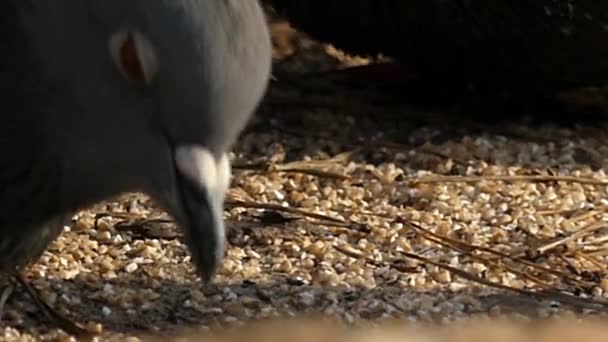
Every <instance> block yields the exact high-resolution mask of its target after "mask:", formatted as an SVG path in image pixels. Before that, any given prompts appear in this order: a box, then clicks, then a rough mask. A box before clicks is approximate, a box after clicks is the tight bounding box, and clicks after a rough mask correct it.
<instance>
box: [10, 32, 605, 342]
mask: <svg viewBox="0 0 608 342" xmlns="http://www.w3.org/2000/svg"><path fill="white" fill-rule="evenodd" d="M274 28H275V33H276V35H277V36H276V37H275V38H276V40H277V44H278V46H277V51H276V56H275V57H276V59H277V63H276V70H277V75H289V74H290V73H292V72H301V71H302V70H307V71H322V70H326V69H328V68H332V67H336V66H344V65H359V64H365V63H367V62H369V61H368V60H366V59H363V58H355V57H349V56H346V55H344V54H343V53H341V52H339V51H337V50H336V49H334V48H332V47H330V46H325V45H320V44H317V43H314V42H312V41H310V40H306V39H301V38H297V39H296V38H293V37H292V36H291V35H289V34H287V33H289V32H288V30H287V27H286V26H284V25H282V24H277V25H275V26H274ZM277 78H278V81H277V82H275V83H274V84H273V85H272V87H271V89H270V91H269V93H268V97H267V99H266V101H265V103H264V105H263V106H261V108H260V111H259V113H258V115H257V116H256V118H255V119H254V120H253V121H252V123H251V125H250V126H249V127H248V129H247V131H246V132H245V133H244V134H243V135H242V137H241V139H240V141H239V143H238V144H237V146H236V147H235V149H234V154H233V164H234V177H233V182H232V188H231V190H230V194H229V196H228V201H227V206H226V212H225V218H226V220H227V223H228V226H229V229H230V231H229V236H228V239H229V241H230V248H229V250H228V254H227V257H226V260H225V262H224V264H223V266H222V268H221V269H220V271H219V274H218V276H217V277H216V278H215V281H214V283H213V284H211V285H208V286H202V285H201V283H200V282H199V280H198V279H197V276H196V273H195V272H194V269H193V265H192V264H191V263H190V257H189V255H188V253H187V251H186V248H185V246H184V245H183V244H182V243H181V236H180V232H179V230H176V229H174V225H173V223H172V222H171V220H170V219H169V218H168V217H167V216H166V215H165V214H164V213H163V212H162V211H159V210H158V209H157V208H156V207H155V205H154V204H153V203H151V202H150V201H149V200H148V199H147V198H146V197H145V196H143V195H140V194H125V195H123V196H120V197H118V198H115V199H113V200H111V201H108V202H106V203H102V204H100V205H98V206H96V207H94V208H90V209H89V210H86V211H83V212H81V213H79V214H78V215H77V216H76V217H75V218H74V222H73V223H72V224H71V225H70V226H69V227H66V231H65V233H64V234H63V235H62V236H61V237H60V239H58V240H57V241H56V242H55V243H53V245H52V246H51V247H50V248H49V250H48V251H47V252H46V253H45V254H44V255H43V257H42V258H41V260H40V261H39V262H38V263H37V264H35V265H34V266H33V267H32V268H31V269H30V270H29V272H28V273H27V274H26V275H27V279H28V280H29V282H30V283H31V284H32V285H33V286H34V287H35V288H37V289H38V290H39V291H40V293H41V295H42V298H43V299H44V300H45V301H46V302H48V303H49V304H50V305H51V306H52V307H54V308H55V309H56V310H57V311H59V312H60V313H62V314H64V315H65V316H67V317H69V318H70V319H73V320H75V321H78V322H81V323H83V324H87V325H89V326H90V327H92V328H95V329H98V330H99V331H100V332H101V339H102V340H133V341H135V340H137V338H136V337H135V336H142V335H150V334H163V335H165V334H175V333H179V332H181V331H182V330H183V329H192V330H195V331H202V332H204V331H207V330H212V331H216V330H217V329H219V328H221V327H238V326H240V325H242V324H244V323H250V322H257V321H265V320H267V319H273V318H285V317H296V316H297V317H310V316H323V317H324V318H325V319H331V320H332V321H337V322H339V323H341V324H344V325H356V326H359V327H367V326H374V325H376V324H378V323H380V322H390V321H392V320H394V319H405V320H406V321H408V322H415V323H425V324H426V323H449V322H458V321H462V320H464V319H468V318H475V319H482V320H484V319H488V318H496V317H506V318H509V319H514V320H515V321H517V322H527V321H529V320H531V319H535V318H542V319H548V318H552V317H560V318H563V317H564V316H565V317H566V318H567V319H569V320H570V321H572V318H573V317H582V316H585V317H603V316H604V315H605V313H606V312H607V311H608V300H607V299H606V298H605V297H608V269H607V266H608V263H607V262H606V255H608V249H607V248H606V240H607V239H608V234H607V233H608V201H607V199H608V196H607V194H606V193H607V192H608V177H606V175H605V172H604V171H603V167H604V166H605V163H606V158H607V157H608V147H607V146H606V144H605V141H606V135H607V133H608V130H606V128H607V126H606V125H604V124H594V125H585V124H580V125H573V126H571V127H563V126H556V125H551V124H544V125H535V126H531V125H530V124H528V122H527V121H525V120H523V119H517V120H512V121H511V122H508V123H505V124H501V125H482V124H478V123H473V122H470V121H467V120H464V119H462V118H455V117H454V115H450V114H448V113H435V112H430V111H429V112H425V111H420V110H413V109H407V108H403V107H395V106H393V105H391V106H389V105H383V104H378V103H377V98H376V97H375V96H376V95H370V94H364V93H365V91H363V90H360V89H344V88H343V87H341V86H337V85H335V84H329V85H328V84H325V83H320V82H321V81H319V78H318V77H317V78H311V79H306V81H298V82H295V81H293V80H291V81H290V79H289V77H287V78H281V77H278V76H277ZM396 113H398V114H399V115H398V116H397V115H395V114H396ZM572 324H573V323H572ZM479 326H481V327H483V324H482V325H479ZM279 330H280V329H279ZM312 330H315V329H307V331H308V332H311V331H312ZM507 330H509V331H511V332H512V333H513V334H515V333H517V331H518V330H517V328H507ZM270 331H273V332H276V329H270ZM319 331H324V330H319ZM480 331H483V330H480ZM496 331H497V330H496ZM480 334H481V333H480ZM0 336H3V338H2V340H6V341H13V340H65V341H69V340H71V339H72V337H70V336H69V335H67V334H65V333H63V332H61V331H59V330H57V329H54V328H53V325H52V324H50V323H49V322H48V321H47V320H46V319H45V318H44V316H42V314H41V313H40V310H38V309H37V308H36V306H35V305H34V303H33V301H32V300H31V299H30V298H29V297H28V296H27V295H26V293H25V291H23V289H22V288H20V287H18V288H17V290H16V291H15V293H13V295H12V296H11V297H10V299H9V301H8V303H7V304H6V307H5V311H4V316H3V326H2V327H1V328H0ZM198 336H199V337H200V336H202V335H198ZM248 336H251V335H248ZM306 336H309V335H306ZM327 336H330V334H328V335H327ZM331 336H333V335H331ZM450 336H451V335H450ZM310 338H313V337H310ZM317 339H318V340H320V339H319V338H317ZM226 340H229V339H226ZM265 340H268V339H265ZM308 340H309V339H308ZM350 340H352V339H350ZM361 340H362V341H364V340H365V339H363V337H362V339H361ZM369 340H373V339H369ZM468 340H470V341H475V337H470V338H469V339H468ZM512 340H513V341H519V340H517V339H512ZM548 340H549V338H548ZM419 341H426V340H424V339H421V340H419ZM497 341H498V340H497ZM522 341H523V339H522ZM552 341H557V340H556V339H552Z"/></svg>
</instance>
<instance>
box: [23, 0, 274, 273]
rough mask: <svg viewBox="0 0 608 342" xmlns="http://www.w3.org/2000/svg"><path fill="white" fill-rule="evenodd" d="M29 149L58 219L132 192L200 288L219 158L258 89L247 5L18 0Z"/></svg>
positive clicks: (212, 246) (259, 25)
mask: <svg viewBox="0 0 608 342" xmlns="http://www.w3.org/2000/svg"><path fill="white" fill-rule="evenodd" d="M22 3H23V4H21V5H18V6H19V15H20V17H21V18H22V22H23V25H24V27H25V31H26V33H27V34H26V35H27V39H28V41H29V42H30V43H29V44H30V45H29V47H30V51H29V54H30V55H31V56H33V57H31V58H30V61H31V64H32V65H33V66H35V72H36V80H37V82H36V84H35V85H33V86H32V88H33V89H35V90H32V92H37V94H38V95H39V96H38V97H36V101H35V102H36V103H34V104H30V105H29V106H30V107H35V109H36V111H37V112H38V113H39V114H40V118H38V119H37V120H38V123H37V124H38V125H40V127H42V128H43V129H41V130H40V131H41V132H42V133H41V134H43V135H44V140H43V142H44V143H43V144H41V145H44V146H40V148H41V149H44V150H45V151H46V153H47V154H49V155H52V156H54V158H55V159H54V160H56V164H57V167H58V168H60V170H61V172H60V174H61V177H60V178H61V179H60V180H58V182H60V184H61V188H60V189H58V191H57V201H58V202H60V203H61V206H63V207H64V208H65V209H68V208H77V207H82V206H84V205H89V204H91V203H93V202H95V201H99V200H101V199H104V198H106V197H108V196H111V195H115V194H118V193H122V192H127V191H142V192H145V193H147V194H149V195H150V196H151V197H152V198H153V199H154V200H156V201H157V202H158V203H159V204H160V205H161V206H163V207H164V208H165V209H166V210H167V211H168V212H169V213H170V214H171V215H172V216H173V217H174V218H175V219H176V222H177V224H178V226H179V227H180V228H181V229H182V231H183V233H184V237H185V241H186V244H187V246H188V248H189V250H190V252H191V254H192V258H193V260H194V262H195V264H196V266H197V268H198V270H199V273H200V274H201V276H202V278H203V279H204V280H205V281H207V280H209V279H210V278H211V277H212V276H213V274H214V272H215V270H216V267H217V265H218V264H219V262H220V261H221V260H222V259H223V256H224V249H225V234H224V224H223V218H222V210H223V201H224V196H225V193H226V191H227V189H228V187H229V179H230V164H229V160H228V157H227V152H228V151H229V150H230V148H231V146H232V144H233V143H234V142H235V140H236V139H237V137H238V134H239V133H240V131H241V130H242V129H243V127H244V126H245V125H246V123H247V121H248V120H249V118H250V116H251V115H252V113H253V112H254V111H255V109H256V107H257V105H258V104H259V101H260V99H261V97H262V96H263V93H264V92H265V90H266V87H267V82H268V79H269V73H270V68H271V66H270V63H271V44H270V36H269V33H268V31H267V26H266V22H265V18H264V15H263V12H262V11H261V8H260V6H259V4H258V2H257V1H251V0H160V1H148V0H129V1H123V0H91V1H81V0H63V1H61V2H59V3H58V2H57V1H44V0H43V1H27V2H26V1H23V2H22Z"/></svg>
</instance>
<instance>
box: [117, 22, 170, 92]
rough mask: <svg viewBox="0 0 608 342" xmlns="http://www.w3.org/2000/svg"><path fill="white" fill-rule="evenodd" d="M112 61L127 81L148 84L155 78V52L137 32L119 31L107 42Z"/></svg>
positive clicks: (156, 62) (156, 66)
mask: <svg viewBox="0 0 608 342" xmlns="http://www.w3.org/2000/svg"><path fill="white" fill-rule="evenodd" d="M109 46H110V54H111V55H112V60H113V61H114V63H115V64H116V66H117V67H118V69H119V70H120V72H121V74H122V75H123V76H125V77H126V78H127V79H129V80H131V81H136V82H144V83H146V84H150V83H151V82H152V81H153V80H154V77H155V76H156V71H157V69H158V60H157V57H156V51H155V50H154V48H153V47H152V44H151V43H150V41H149V40H148V39H146V37H145V36H144V35H143V34H141V33H139V32H137V31H119V32H115V33H114V34H112V36H111V37H110V41H109Z"/></svg>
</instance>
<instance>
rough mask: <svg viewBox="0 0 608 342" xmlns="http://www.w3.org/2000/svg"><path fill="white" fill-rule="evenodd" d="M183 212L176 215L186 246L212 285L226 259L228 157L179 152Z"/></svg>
mask: <svg viewBox="0 0 608 342" xmlns="http://www.w3.org/2000/svg"><path fill="white" fill-rule="evenodd" d="M174 156H175V163H176V169H177V184H178V188H179V194H180V196H179V202H181V203H179V205H178V206H179V207H181V210H179V212H180V213H181V215H180V214H177V215H175V216H176V220H177V222H178V223H179V224H180V226H181V227H182V229H183V231H184V238H185V242H186V245H187V246H188V248H189V249H190V253H191V254H192V259H193V260H194V263H195V264H196V267H197V268H198V271H199V273H200V275H201V277H202V280H203V281H204V282H209V281H210V280H211V278H212V277H213V275H214V274H215V271H216V270H217V267H218V266H219V264H220V263H221V261H222V259H223V258H224V253H225V249H226V236H225V233H224V221H223V217H222V214H223V204H224V198H225V195H226V192H227V190H228V187H229V181H230V163H229V161H228V156H227V155H225V154H222V155H221V156H220V158H219V159H217V158H215V157H214V155H213V154H212V153H211V152H210V151H209V150H208V149H205V148H203V147H201V146H194V145H191V146H180V147H178V148H177V149H176V151H175V155H174Z"/></svg>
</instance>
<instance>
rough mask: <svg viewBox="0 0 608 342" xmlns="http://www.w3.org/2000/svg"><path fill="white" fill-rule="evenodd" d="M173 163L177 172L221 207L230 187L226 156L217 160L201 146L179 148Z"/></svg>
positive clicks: (228, 163)
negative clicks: (201, 188)
mask: <svg viewBox="0 0 608 342" xmlns="http://www.w3.org/2000/svg"><path fill="white" fill-rule="evenodd" d="M175 163H176V165H177V168H178V170H179V172H181V173H182V175H184V176H186V177H188V178H189V179H190V180H192V181H195V182H196V183H199V184H201V185H202V186H203V187H204V188H205V189H206V190H207V191H208V192H209V195H210V196H211V197H212V200H213V202H214V204H215V205H218V206H219V205H222V204H223V202H224V198H225V196H226V192H227V191H228V188H229V186H230V174H231V169H230V161H229V160H228V155H227V154H222V156H221V157H220V159H219V160H217V159H215V158H214V157H213V155H212V154H211V152H210V151H209V150H207V149H206V148H204V147H202V146H196V145H190V146H180V147H178V148H177V149H176V151H175Z"/></svg>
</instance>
